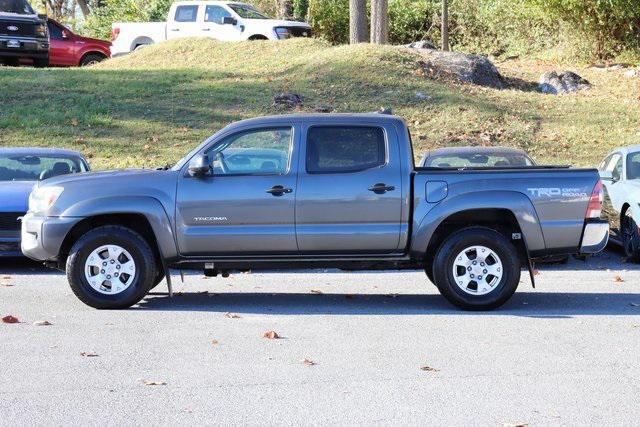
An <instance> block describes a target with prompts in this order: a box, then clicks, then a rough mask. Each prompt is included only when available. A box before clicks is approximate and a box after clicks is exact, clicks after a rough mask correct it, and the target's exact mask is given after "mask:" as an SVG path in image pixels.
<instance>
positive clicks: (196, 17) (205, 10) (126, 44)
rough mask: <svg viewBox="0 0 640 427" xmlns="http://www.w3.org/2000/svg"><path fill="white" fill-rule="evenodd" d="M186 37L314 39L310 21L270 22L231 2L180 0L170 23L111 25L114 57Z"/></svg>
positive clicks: (175, 4) (173, 6) (238, 3)
mask: <svg viewBox="0 0 640 427" xmlns="http://www.w3.org/2000/svg"><path fill="white" fill-rule="evenodd" d="M182 37H208V38H213V39H216V40H220V41H242V40H282V39H288V38H291V37H311V26H310V25H309V24H307V23H306V22H298V21H287V20H278V19H270V18H269V17H267V16H265V15H264V14H262V13H261V12H259V11H258V10H257V9H255V8H254V7H253V6H251V5H249V4H246V3H240V2H233V1H231V2H229V1H202V0H197V1H180V2H177V3H173V4H172V5H171V8H170V9H169V14H168V16H167V22H166V23H165V22H132V23H123V22H116V23H114V24H113V25H112V26H111V41H112V42H113V46H112V47H111V55H112V56H114V57H116V56H120V55H124V54H127V53H129V52H132V51H134V50H136V49H138V48H139V47H142V46H147V45H150V44H155V43H159V42H161V41H165V40H170V39H175V38H182Z"/></svg>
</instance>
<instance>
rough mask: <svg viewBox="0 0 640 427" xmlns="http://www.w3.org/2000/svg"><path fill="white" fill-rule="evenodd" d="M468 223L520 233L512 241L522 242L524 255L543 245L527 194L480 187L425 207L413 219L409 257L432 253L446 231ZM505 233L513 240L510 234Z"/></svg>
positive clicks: (462, 226)
mask: <svg viewBox="0 0 640 427" xmlns="http://www.w3.org/2000/svg"><path fill="white" fill-rule="evenodd" d="M416 210H417V209H416ZM414 220H417V218H416V219H414ZM470 226H483V227H489V228H494V229H495V228H497V229H498V230H497V231H500V232H502V233H508V232H511V233H520V237H521V239H517V240H514V242H516V243H517V244H521V245H522V246H523V248H524V250H525V256H527V257H528V252H529V251H534V250H543V249H545V242H544V236H543V233H542V228H541V226H540V221H539V219H538V215H537V213H536V211H535V209H534V207H533V205H532V204H531V201H530V200H529V199H528V198H527V196H525V195H524V194H522V193H518V192H513V191H481V192H473V193H468V194H464V195H461V196H457V197H454V198H451V199H445V200H444V201H443V202H440V203H439V204H437V205H436V206H435V207H433V208H431V209H430V210H428V211H427V212H426V214H424V216H423V218H422V219H420V220H419V223H417V224H416V223H415V222H414V232H413V242H412V246H411V255H412V257H413V258H416V259H425V258H428V257H430V256H431V257H433V256H434V255H435V254H434V252H435V250H436V249H437V248H438V247H439V245H440V244H441V243H442V241H443V240H444V238H445V236H446V235H447V233H451V232H454V231H455V230H458V229H462V228H468V227H470ZM507 237H508V238H509V239H510V240H513V239H512V237H513V236H511V235H508V236H507ZM527 262H528V260H527Z"/></svg>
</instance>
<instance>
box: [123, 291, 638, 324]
mask: <svg viewBox="0 0 640 427" xmlns="http://www.w3.org/2000/svg"><path fill="white" fill-rule="evenodd" d="M132 310H158V311H209V312H219V313H234V314H238V315H242V314H277V315H345V314H355V315H439V314H460V315H469V314H471V315H474V316H478V315H486V316H504V315H508V316H521V317H534V318H551V319H564V318H571V317H573V316H584V315H588V316H594V315H595V316H640V294H637V293H581V292H575V293H574V292H571V293H562V292H553V293H551V292H549V293H545V292H516V294H515V295H514V296H513V297H512V298H511V300H510V301H509V302H507V303H506V304H505V305H504V306H502V307H501V308H499V309H497V310H494V311H488V312H470V311H463V310H458V309H456V308H455V307H453V306H451V305H450V304H449V303H448V302H447V301H446V300H445V299H444V298H443V297H442V296H440V295H437V294H429V295H420V294H402V295H395V294H390V295H381V294H374V295H372V294H358V295H350V294H347V295H345V294H320V295H318V294H309V293H282V294H273V293H248V292H238V293H211V292H208V293H207V292H199V293H180V294H176V295H175V296H174V297H173V298H169V297H168V295H167V294H163V293H158V292H157V293H151V294H149V295H148V296H147V297H146V298H145V299H144V300H142V301H141V302H140V303H139V304H138V305H137V306H136V307H134V308H132Z"/></svg>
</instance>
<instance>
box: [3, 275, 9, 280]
mask: <svg viewBox="0 0 640 427" xmlns="http://www.w3.org/2000/svg"><path fill="white" fill-rule="evenodd" d="M2 280H11V276H2Z"/></svg>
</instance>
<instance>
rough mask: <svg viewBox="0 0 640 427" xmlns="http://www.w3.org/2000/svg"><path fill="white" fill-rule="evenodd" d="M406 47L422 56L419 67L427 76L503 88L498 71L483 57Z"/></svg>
mask: <svg viewBox="0 0 640 427" xmlns="http://www.w3.org/2000/svg"><path fill="white" fill-rule="evenodd" d="M413 44H414V43H412V45H413ZM408 46H409V47H410V48H411V49H414V50H415V51H416V52H418V53H419V54H420V56H422V61H420V65H421V67H422V68H423V70H424V72H425V73H426V74H428V75H432V76H449V77H454V78H455V79H457V80H459V81H462V82H465V83H473V84H476V85H480V86H487V87H492V88H496V89H502V88H504V87H505V84H504V80H503V79H502V76H501V75H500V73H499V72H498V69H497V68H496V67H495V65H493V63H492V62H491V61H490V60H489V59H487V58H485V57H484V56H480V55H467V54H464V53H460V52H445V51H442V50H435V49H432V48H421V47H411V45H408Z"/></svg>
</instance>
